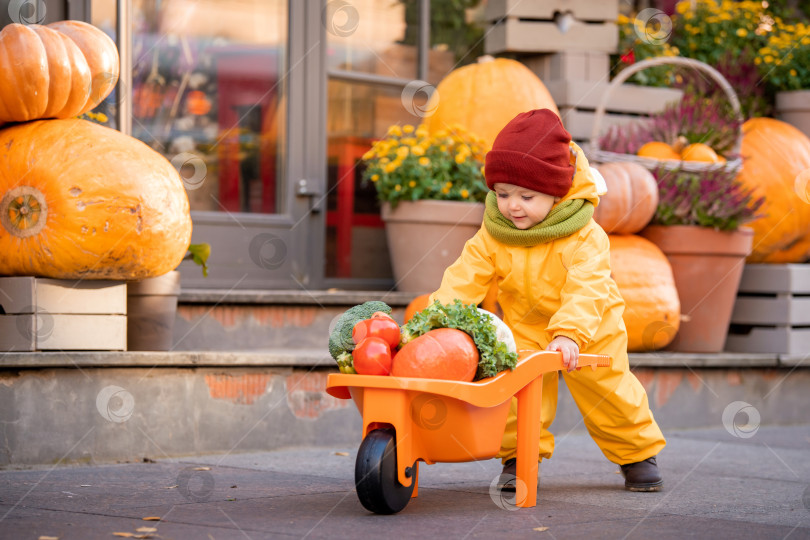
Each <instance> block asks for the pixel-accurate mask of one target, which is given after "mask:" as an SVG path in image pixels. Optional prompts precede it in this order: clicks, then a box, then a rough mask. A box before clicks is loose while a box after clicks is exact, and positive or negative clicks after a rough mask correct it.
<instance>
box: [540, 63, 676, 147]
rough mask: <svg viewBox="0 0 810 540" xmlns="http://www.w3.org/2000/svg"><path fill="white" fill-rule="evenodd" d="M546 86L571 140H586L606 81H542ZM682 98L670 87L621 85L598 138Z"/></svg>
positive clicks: (610, 103)
mask: <svg viewBox="0 0 810 540" xmlns="http://www.w3.org/2000/svg"><path fill="white" fill-rule="evenodd" d="M544 82H545V81H544ZM545 85H546V88H548V91H549V93H550V94H551V97H553V98H554V102H555V103H556V104H557V108H558V109H559V110H560V117H561V118H562V121H563V125H564V126H565V129H567V130H568V132H569V133H570V134H571V137H572V138H573V139H574V140H575V141H577V142H581V143H585V142H587V141H589V140H590V138H591V133H592V131H593V123H594V118H595V117H596V108H597V107H598V106H599V103H600V101H601V99H602V96H603V95H604V93H605V91H606V89H607V87H608V82H607V78H605V79H603V80H601V81H586V80H579V81H572V80H568V81H566V80H556V81H548V82H545ZM681 96H682V92H681V91H680V90H673V89H671V88H653V87H649V86H639V85H636V84H623V85H622V86H621V87H619V88H616V89H615V90H614V91H613V92H612V93H611V95H610V100H609V103H608V106H607V108H606V112H605V116H604V118H603V119H602V124H601V126H600V135H603V134H604V133H605V132H606V131H607V129H608V128H609V127H610V126H613V125H617V124H621V123H626V122H637V121H639V120H643V119H645V118H646V117H647V116H648V115H649V114H651V113H654V112H657V111H660V110H662V109H663V108H664V106H665V105H667V104H668V103H671V102H674V101H678V100H680V99H681ZM586 150H587V148H586Z"/></svg>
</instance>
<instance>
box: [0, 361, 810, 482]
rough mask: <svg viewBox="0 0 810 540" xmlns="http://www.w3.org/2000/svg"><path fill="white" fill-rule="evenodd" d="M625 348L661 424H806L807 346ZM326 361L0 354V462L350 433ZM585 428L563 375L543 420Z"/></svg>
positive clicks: (355, 419) (239, 446) (337, 441)
mask: <svg viewBox="0 0 810 540" xmlns="http://www.w3.org/2000/svg"><path fill="white" fill-rule="evenodd" d="M630 360H631V368H632V370H633V372H634V374H635V375H636V377H637V378H638V379H639V380H640V381H641V383H642V384H643V385H644V387H645V388H646V390H647V394H648V397H649V400H650V405H651V407H652V409H653V411H654V413H655V417H656V419H657V421H658V422H659V424H660V425H661V427H662V428H663V429H664V430H665V433H666V430H667V429H676V428H696V427H721V428H722V427H725V428H726V429H727V430H731V429H736V427H737V424H738V423H739V424H740V426H739V427H740V429H741V431H740V433H742V435H734V433H735V432H733V431H729V433H731V435H730V437H734V436H738V437H743V436H745V435H746V434H747V433H750V429H751V428H750V425H749V424H752V423H754V422H755V423H756V426H754V428H756V427H758V425H759V424H760V423H761V424H762V425H787V424H796V423H801V422H806V418H807V399H806V394H807V391H806V388H807V387H808V385H810V361H808V360H807V359H806V358H803V357H802V358H799V357H787V356H781V355H776V354H728V353H724V354H720V355H699V354H691V355H690V354H677V353H654V354H634V355H631V358H630ZM335 372H336V368H335V365H334V363H333V362H332V360H331V358H329V356H328V354H327V352H326V351H325V349H322V348H320V347H316V348H309V349H295V350H291V349H271V350H265V351H258V350H254V351H174V352H48V353H5V354H3V355H0V424H2V425H3V430H2V432H0V468H14V467H29V466H34V465H47V464H56V463H79V464H80V463H85V464H86V463H110V462H121V461H141V460H143V459H144V458H147V459H157V458H167V457H182V456H192V455H201V454H216V453H231V452H236V453H244V452H256V451H266V450H273V449H278V448H284V447H293V446H311V445H319V446H323V445H336V446H337V445H344V446H345V445H357V444H359V441H360V439H361V433H360V423H361V422H360V415H359V413H358V411H357V408H356V407H355V405H354V404H353V403H352V402H351V401H347V400H339V399H336V398H333V397H331V396H329V395H328V394H327V393H326V392H325V388H326V381H327V377H328V375H329V374H330V373H335ZM729 411H731V412H729ZM753 411H755V414H753ZM738 412H743V413H745V414H740V415H738V414H737V413H738ZM752 414H753V416H752ZM729 415H730V416H729ZM738 416H739V421H738ZM729 418H731V420H729ZM729 422H730V423H729ZM743 424H744V425H743ZM743 428H744V429H743ZM583 430H584V428H583V424H582V415H581V413H580V412H579V410H578V409H577V407H576V405H575V403H574V402H573V399H572V398H571V396H570V394H569V393H568V391H567V389H566V387H565V384H561V385H560V396H559V401H558V407H557V416H556V420H555V422H554V426H553V429H552V431H553V432H554V433H556V434H558V435H559V436H561V437H563V438H564V435H565V434H566V433H568V432H576V431H580V432H581V431H583ZM746 430H749V431H746Z"/></svg>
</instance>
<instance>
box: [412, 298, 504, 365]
mask: <svg viewBox="0 0 810 540" xmlns="http://www.w3.org/2000/svg"><path fill="white" fill-rule="evenodd" d="M436 328H456V329H458V330H462V331H464V332H466V333H467V334H469V335H470V337H472V338H473V341H474V342H475V346H476V347H477V348H478V354H479V359H478V372H477V373H476V375H475V380H478V379H483V378H486V377H492V376H494V375H497V374H498V373H500V372H501V371H503V370H505V369H514V368H515V364H516V363H517V354H516V353H511V352H509V351H508V350H507V348H506V344H504V343H503V342H501V341H498V338H497V335H496V328H495V325H494V324H492V323H491V322H490V320H489V316H488V315H487V314H485V313H482V312H480V311H478V308H477V307H476V306H474V305H471V304H464V303H462V302H461V300H458V299H457V300H455V301H454V302H453V303H452V304H447V305H443V304H442V303H441V302H439V301H438V300H436V301H435V302H433V303H432V304H431V305H429V306H428V307H426V308H425V309H423V310H422V311H419V312H417V313H415V314H414V316H413V317H412V318H411V320H409V321H408V322H407V323H406V324H405V326H403V327H402V343H403V344H405V343H408V342H410V341H413V340H414V339H416V338H418V337H419V336H421V335H423V334H426V333H427V332H429V331H431V330H435V329H436Z"/></svg>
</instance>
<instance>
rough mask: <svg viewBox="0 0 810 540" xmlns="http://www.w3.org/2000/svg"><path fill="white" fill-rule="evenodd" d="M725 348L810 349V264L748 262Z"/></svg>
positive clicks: (755, 350)
mask: <svg viewBox="0 0 810 540" xmlns="http://www.w3.org/2000/svg"><path fill="white" fill-rule="evenodd" d="M725 349H726V350H727V351H733V352H751V353H780V354H791V355H795V354H806V353H810V264H747V265H745V269H744V270H743V275H742V279H741V281H740V287H739V289H738V293H737V300H736V301H735V303H734V311H733V312H732V315H731V328H730V329H729V334H728V338H727V339H726V346H725Z"/></svg>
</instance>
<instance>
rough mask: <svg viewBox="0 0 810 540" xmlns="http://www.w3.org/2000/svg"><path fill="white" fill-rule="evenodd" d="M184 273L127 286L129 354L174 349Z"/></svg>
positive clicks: (176, 272) (173, 273)
mask: <svg viewBox="0 0 810 540" xmlns="http://www.w3.org/2000/svg"><path fill="white" fill-rule="evenodd" d="M179 295H180V272H178V271H177V270H174V271H172V272H169V273H167V274H164V275H162V276H158V277H153V278H149V279H144V280H141V281H130V282H128V283H127V350H129V351H168V350H171V348H172V342H173V337H174V335H173V329H174V318H175V315H176V313H177V297H178V296H179Z"/></svg>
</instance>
